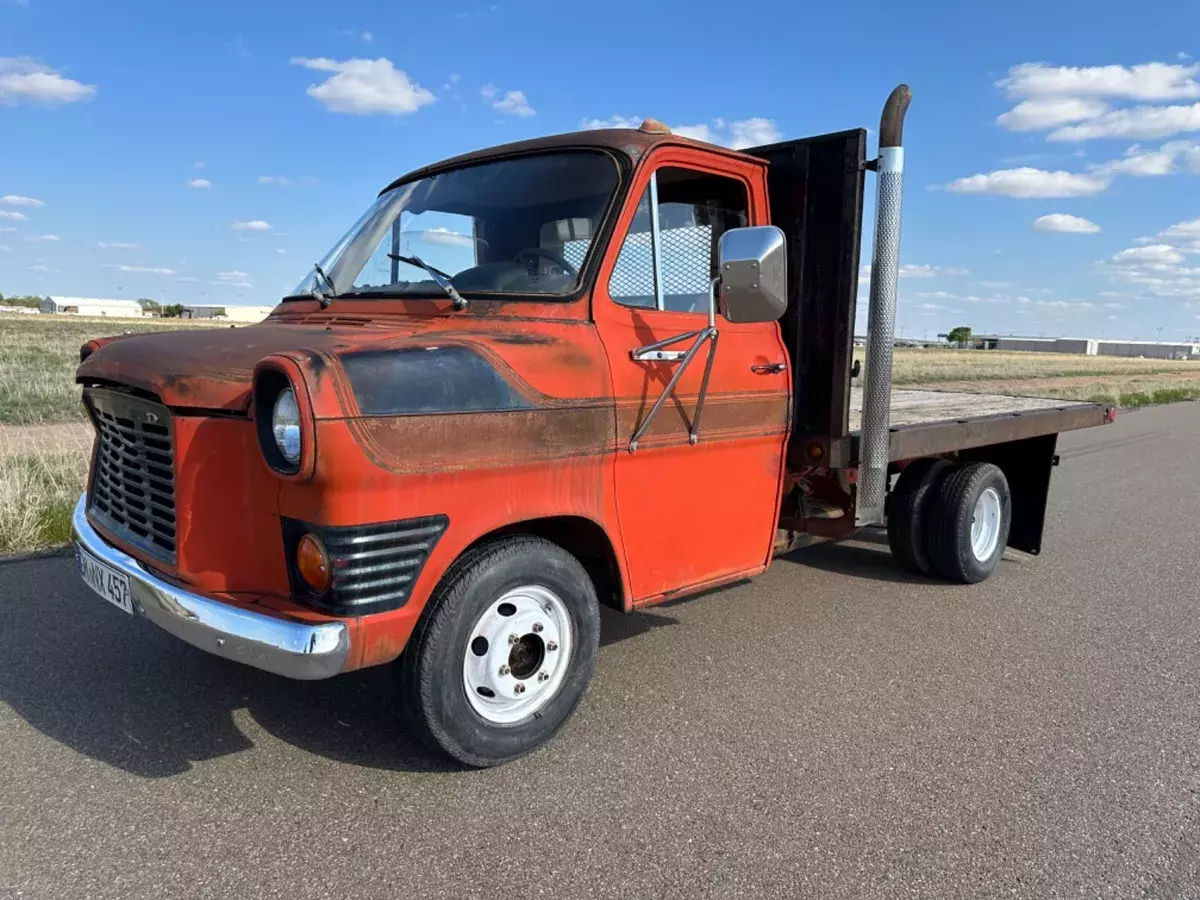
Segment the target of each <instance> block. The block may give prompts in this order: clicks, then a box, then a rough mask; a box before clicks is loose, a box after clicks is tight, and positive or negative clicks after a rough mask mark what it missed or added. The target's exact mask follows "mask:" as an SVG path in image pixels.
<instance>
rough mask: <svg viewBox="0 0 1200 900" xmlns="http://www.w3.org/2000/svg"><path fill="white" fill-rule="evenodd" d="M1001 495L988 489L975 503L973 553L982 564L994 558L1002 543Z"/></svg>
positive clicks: (993, 489) (972, 532)
mask: <svg viewBox="0 0 1200 900" xmlns="http://www.w3.org/2000/svg"><path fill="white" fill-rule="evenodd" d="M1000 512H1001V506H1000V495H999V494H998V493H997V492H996V489H995V488H988V489H987V490H985V491H984V492H983V493H982V494H980V495H979V499H978V500H976V501H975V511H974V513H973V514H972V516H971V552H972V553H973V554H975V558H976V559H977V560H979V561H980V562H985V561H986V560H989V559H991V558H992V554H993V553H995V552H996V545H997V544H998V543H1000Z"/></svg>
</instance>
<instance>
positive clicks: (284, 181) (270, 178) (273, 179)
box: [258, 175, 292, 187]
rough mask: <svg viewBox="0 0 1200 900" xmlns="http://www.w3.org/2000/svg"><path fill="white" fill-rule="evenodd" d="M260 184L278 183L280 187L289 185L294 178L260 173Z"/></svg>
mask: <svg viewBox="0 0 1200 900" xmlns="http://www.w3.org/2000/svg"><path fill="white" fill-rule="evenodd" d="M258 183H259V184H277V185H279V186H280V187H288V186H289V185H290V184H291V183H292V179H290V178H288V177H287V176H285V175H259V176H258Z"/></svg>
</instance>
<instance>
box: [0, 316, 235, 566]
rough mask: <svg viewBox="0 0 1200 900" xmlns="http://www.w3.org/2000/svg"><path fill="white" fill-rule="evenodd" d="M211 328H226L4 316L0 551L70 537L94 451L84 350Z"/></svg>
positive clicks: (0, 323)
mask: <svg viewBox="0 0 1200 900" xmlns="http://www.w3.org/2000/svg"><path fill="white" fill-rule="evenodd" d="M214 327H225V328H228V327H229V326H228V325H224V326H220V325H216V324H209V323H201V322H196V323H192V322H181V321H180V320H178V319H154V320H144V321H139V320H137V319H127V320H122V319H86V318H74V317H72V318H66V317H61V316H24V315H16V314H11V313H10V314H5V315H3V316H0V553H14V552H21V551H26V550H36V549H38V548H41V547H47V546H54V545H55V544H62V543H65V542H66V541H67V540H68V539H69V538H70V534H71V510H72V508H73V507H74V506H75V501H76V500H78V499H79V493H80V492H81V491H82V490H83V485H84V481H85V480H86V478H87V467H88V454H89V453H90V450H91V435H90V429H89V427H88V426H87V425H86V424H85V419H84V414H83V407H82V405H81V404H80V402H79V388H77V387H76V386H75V367H76V366H78V365H79V348H80V346H81V345H82V344H84V343H85V342H86V341H88V340H90V339H92V338H95V337H103V336H106V335H112V334H121V333H123V332H127V331H138V332H141V331H169V330H172V329H175V328H214ZM55 423H62V424H55Z"/></svg>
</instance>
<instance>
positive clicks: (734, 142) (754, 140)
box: [579, 115, 783, 150]
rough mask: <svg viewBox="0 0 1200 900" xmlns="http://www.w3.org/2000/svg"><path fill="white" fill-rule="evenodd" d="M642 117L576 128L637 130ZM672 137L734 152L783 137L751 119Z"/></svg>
mask: <svg viewBox="0 0 1200 900" xmlns="http://www.w3.org/2000/svg"><path fill="white" fill-rule="evenodd" d="M642 121H643V120H642V117H641V116H622V115H612V116H609V117H608V118H607V119H582V120H580V122H579V127H580V128H582V129H584V130H588V129H593V128H638V127H639V126H640V125H641V124H642ZM671 133H672V134H677V135H679V136H680V137H685V138H689V139H691V140H693V141H704V142H705V143H706V144H717V145H718V146H724V147H730V148H731V149H733V150H744V149H745V148H746V147H755V146H758V145H760V144H773V143H775V142H776V141H778V140H780V139H781V138H782V137H783V133H782V132H781V131H780V130H779V129H778V127H776V125H775V120H774V119H765V118H763V117H761V116H753V117H751V118H749V119H740V120H738V121H736V122H726V121H725V120H724V119H713V121H712V122H711V123H710V124H701V125H672V126H671Z"/></svg>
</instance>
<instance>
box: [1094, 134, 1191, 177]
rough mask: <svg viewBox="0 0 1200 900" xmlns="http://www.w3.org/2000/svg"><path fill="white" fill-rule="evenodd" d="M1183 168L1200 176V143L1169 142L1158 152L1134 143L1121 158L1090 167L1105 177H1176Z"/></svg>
mask: <svg viewBox="0 0 1200 900" xmlns="http://www.w3.org/2000/svg"><path fill="white" fill-rule="evenodd" d="M1181 166H1182V168H1183V169H1186V170H1188V171H1190V172H1195V173H1197V174H1200V141H1168V142H1167V143H1165V144H1163V145H1162V146H1161V147H1159V148H1158V149H1157V150H1148V149H1145V148H1143V147H1142V145H1141V144H1134V145H1133V146H1132V147H1130V148H1129V149H1128V150H1126V151H1125V155H1124V156H1123V157H1122V158H1121V159H1114V160H1112V161H1111V162H1107V163H1103V164H1101V165H1095V166H1089V167H1088V168H1089V169H1090V170H1091V171H1093V172H1097V173H1100V174H1106V175H1134V176H1138V177H1146V176H1155V175H1173V174H1174V173H1176V172H1179V171H1180V170H1181V169H1180V167H1181Z"/></svg>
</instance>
